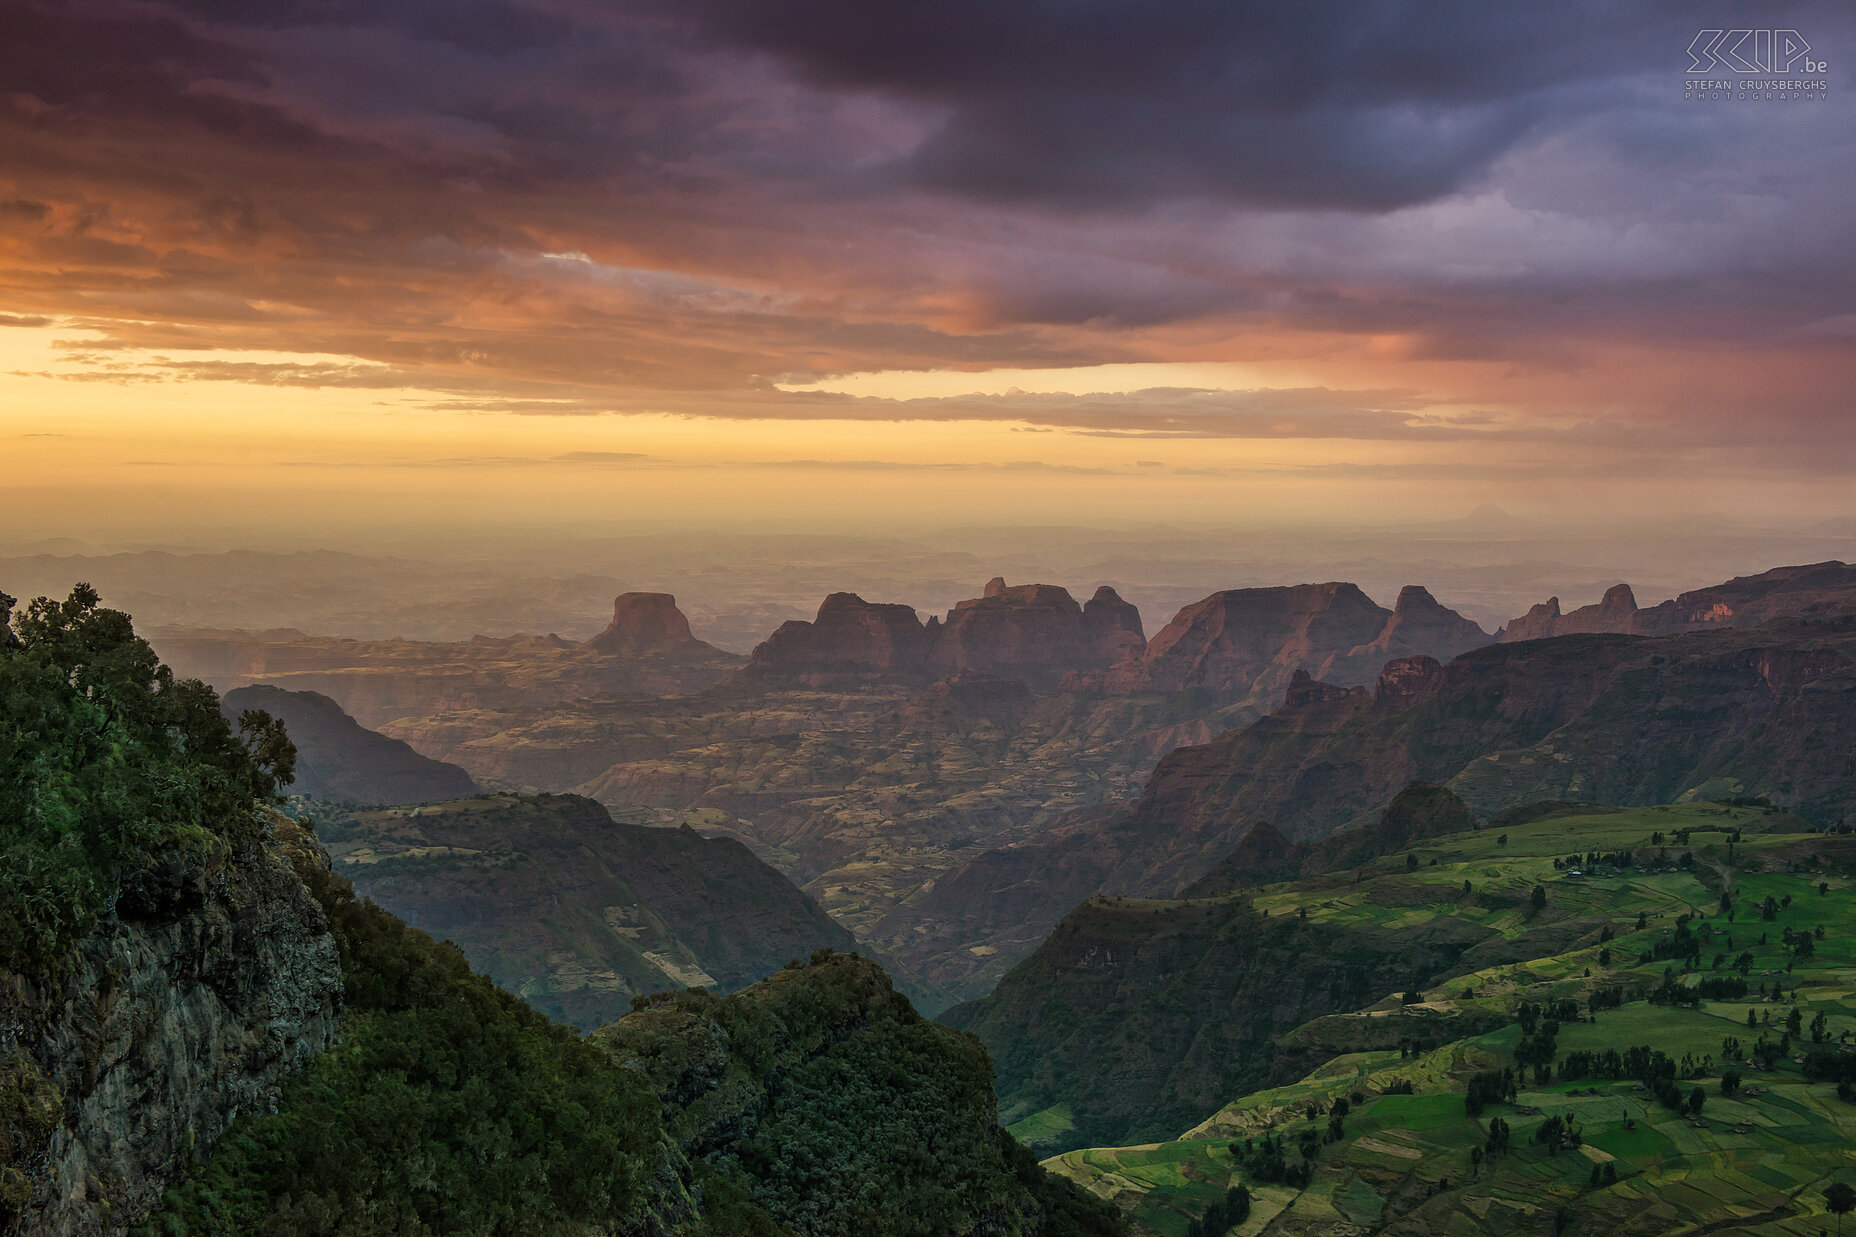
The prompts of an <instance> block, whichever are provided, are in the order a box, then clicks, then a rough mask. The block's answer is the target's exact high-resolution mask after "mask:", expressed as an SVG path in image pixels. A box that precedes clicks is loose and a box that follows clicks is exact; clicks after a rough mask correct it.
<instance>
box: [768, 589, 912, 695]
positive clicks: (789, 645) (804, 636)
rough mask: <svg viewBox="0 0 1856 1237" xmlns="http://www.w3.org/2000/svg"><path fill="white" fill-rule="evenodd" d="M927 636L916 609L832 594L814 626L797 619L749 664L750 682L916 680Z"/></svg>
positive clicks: (821, 609) (782, 627)
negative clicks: (884, 676)
mask: <svg viewBox="0 0 1856 1237" xmlns="http://www.w3.org/2000/svg"><path fill="white" fill-rule="evenodd" d="M930 643H931V640H930V636H929V633H928V630H927V629H926V628H925V627H924V626H923V625H922V621H921V619H920V618H919V617H917V615H916V613H915V609H914V607H913V606H904V605H895V604H888V603H881V602H868V601H865V600H864V599H863V598H862V597H859V596H858V595H857V594H856V593H833V594H831V595H830V596H829V597H827V598H825V601H824V603H823V604H822V605H820V606H819V608H818V617H817V618H815V619H813V620H812V621H811V622H809V623H808V622H804V621H803V620H800V619H794V620H793V621H791V622H788V623H782V624H781V625H780V629H779V630H778V631H776V632H774V633H773V634H772V635H771V636H769V637H767V639H766V640H765V641H763V642H762V643H761V645H760V647H758V648H756V649H755V650H754V652H753V655H752V656H751V657H750V658H749V659H748V668H747V671H746V674H747V677H748V678H749V679H750V680H753V679H770V678H782V679H787V678H790V679H801V680H805V681H809V682H813V683H816V684H822V683H825V682H834V681H842V680H844V679H846V678H857V677H864V676H870V675H881V674H897V675H913V674H917V673H919V672H920V670H921V667H922V664H923V663H924V662H925V661H926V660H927V657H928V648H929V645H930Z"/></svg>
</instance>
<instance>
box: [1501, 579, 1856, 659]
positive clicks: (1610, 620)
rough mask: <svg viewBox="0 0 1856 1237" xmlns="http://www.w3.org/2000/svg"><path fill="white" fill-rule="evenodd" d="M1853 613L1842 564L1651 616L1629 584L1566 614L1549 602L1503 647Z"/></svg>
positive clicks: (1708, 591)
mask: <svg viewBox="0 0 1856 1237" xmlns="http://www.w3.org/2000/svg"><path fill="white" fill-rule="evenodd" d="M1853 606H1856V567H1852V566H1850V565H1849V564H1847V563H1839V562H1828V563H1809V564H1805V565H1801V566H1794V567H1774V568H1773V569H1772V570H1771V571H1763V572H1761V573H1760V574H1758V575H1756V576H1740V577H1737V578H1735V579H1732V580H1729V581H1727V582H1726V583H1725V584H1716V585H1712V586H1710V587H1708V588H1699V589H1695V590H1694V591H1692V592H1687V593H1683V594H1682V595H1681V596H1680V597H1677V598H1675V599H1673V600H1671V601H1665V602H1663V603H1661V604H1660V605H1655V606H1651V607H1649V608H1648V609H1639V608H1638V607H1637V598H1636V596H1635V595H1634V594H1633V593H1632V592H1631V588H1630V585H1628V584H1615V585H1613V586H1612V587H1611V588H1609V589H1607V590H1606V591H1605V595H1604V598H1603V599H1602V600H1600V601H1599V602H1598V604H1596V605H1591V606H1581V607H1580V608H1579V609H1577V610H1573V611H1571V612H1570V613H1566V614H1562V613H1561V612H1560V599H1559V598H1557V597H1549V598H1548V599H1547V600H1546V601H1544V602H1542V603H1541V604H1539V605H1537V606H1535V607H1533V608H1532V609H1531V610H1529V611H1528V612H1527V613H1526V614H1523V615H1522V616H1521V617H1519V618H1517V619H1515V620H1514V621H1513V622H1511V623H1509V624H1508V626H1507V627H1506V628H1504V629H1503V631H1502V634H1501V639H1502V641H1503V642H1504V643H1509V644H1512V643H1514V642H1516V641H1520V640H1542V639H1545V638H1547V637H1549V636H1572V635H1582V634H1593V633H1611V634H1618V635H1633V636H1672V635H1676V634H1678V633H1681V632H1688V631H1708V630H1712V629H1715V628H1722V627H1753V626H1757V625H1758V624H1760V623H1765V622H1769V621H1771V620H1772V619H1775V618H1780V617H1784V616H1786V615H1794V614H1813V613H1823V612H1828V611H1833V610H1848V609H1850V608H1851V607H1853Z"/></svg>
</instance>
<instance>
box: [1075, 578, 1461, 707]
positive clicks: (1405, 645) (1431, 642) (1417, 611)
mask: <svg viewBox="0 0 1856 1237" xmlns="http://www.w3.org/2000/svg"><path fill="white" fill-rule="evenodd" d="M1491 638H1492V637H1490V636H1489V634H1488V633H1487V632H1485V631H1483V630H1482V629H1481V628H1480V627H1478V626H1476V624H1475V623H1473V622H1471V621H1470V620H1468V619H1466V618H1464V617H1463V616H1462V615H1460V614H1458V613H1457V612H1456V611H1454V610H1450V609H1447V608H1445V607H1444V606H1441V605H1439V604H1438V603H1437V600H1436V599H1435V598H1433V597H1432V596H1431V594H1430V593H1429V592H1428V591H1427V590H1426V589H1423V588H1421V587H1419V586H1417V585H1408V586H1407V587H1406V588H1405V589H1404V590H1402V591H1401V592H1400V593H1399V595H1398V604H1397V606H1396V607H1395V608H1394V609H1392V610H1389V611H1388V610H1386V609H1384V608H1383V607H1381V606H1378V605H1375V604H1374V603H1373V601H1372V599H1371V598H1369V597H1367V595H1366V594H1365V593H1363V592H1361V591H1360V589H1359V588H1358V586H1356V585H1353V584H1344V583H1330V584H1299V585H1294V586H1290V587H1282V588H1247V589H1233V590H1231V591H1228V592H1223V593H1214V594H1212V595H1211V596H1210V597H1207V598H1205V600H1203V601H1198V602H1194V603H1193V604H1192V605H1189V606H1187V607H1185V608H1184V609H1183V610H1181V611H1180V612H1179V614H1178V615H1176V616H1175V617H1174V619H1173V621H1172V622H1171V623H1168V624H1167V625H1166V627H1165V628H1163V629H1162V630H1161V631H1160V632H1159V634H1157V635H1155V636H1154V638H1153V639H1152V640H1151V641H1149V642H1148V644H1147V646H1146V649H1145V651H1144V652H1142V653H1141V654H1140V655H1139V656H1137V657H1132V658H1130V659H1129V660H1127V661H1125V662H1123V663H1121V664H1120V665H1117V666H1115V667H1113V668H1111V669H1109V670H1107V671H1105V672H1103V673H1101V674H1099V675H1095V676H1088V677H1086V678H1079V679H1078V680H1077V681H1076V684H1075V685H1076V686H1078V687H1092V686H1093V687H1099V688H1101V689H1102V690H1106V691H1110V692H1117V693H1130V692H1153V691H1188V690H1192V689H1205V690H1210V691H1214V692H1220V693H1227V694H1232V695H1236V696H1238V697H1240V698H1248V699H1250V700H1253V701H1256V702H1259V703H1260V702H1263V701H1267V700H1271V699H1274V698H1276V697H1277V695H1278V694H1279V693H1280V692H1282V691H1283V689H1284V688H1285V687H1287V686H1288V685H1289V683H1290V682H1291V681H1292V680H1293V679H1294V677H1295V676H1296V675H1297V674H1298V673H1306V674H1308V675H1310V676H1312V677H1314V678H1317V679H1320V680H1322V681H1323V682H1327V683H1331V684H1337V685H1339V686H1341V687H1359V686H1364V685H1366V684H1370V683H1372V682H1373V680H1374V679H1375V677H1377V675H1378V674H1379V670H1380V668H1381V667H1382V666H1384V665H1385V663H1386V662H1388V661H1390V660H1393V659H1395V658H1400V657H1413V656H1419V655H1423V656H1429V657H1435V658H1438V659H1439V660H1443V661H1448V660H1449V659H1450V658H1452V657H1455V656H1457V655H1458V654H1459V653H1464V652H1467V651H1468V650H1470V649H1473V648H1478V647H1480V646H1482V645H1484V644H1487V643H1489V641H1490V640H1491ZM1265 707H1267V706H1265Z"/></svg>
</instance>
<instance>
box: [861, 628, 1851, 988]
mask: <svg viewBox="0 0 1856 1237" xmlns="http://www.w3.org/2000/svg"><path fill="white" fill-rule="evenodd" d="M1852 752H1856V617H1853V616H1851V615H1847V614H1842V613H1834V612H1833V613H1829V614H1826V615H1824V616H1822V617H1818V618H1812V619H1786V620H1779V621H1776V622H1773V623H1770V624H1767V625H1765V626H1761V627H1753V628H1746V629H1729V630H1721V631H1709V632H1695V633H1689V634H1682V635H1674V636H1667V637H1662V638H1646V637H1637V636H1615V635H1581V636H1562V637H1558V638H1555V639H1549V640H1536V641H1527V642H1523V643H1518V644H1498V645H1492V646H1489V647H1485V648H1480V649H1476V650H1474V651H1472V652H1469V653H1465V654H1463V655H1462V656H1460V657H1458V658H1456V659H1455V660H1454V661H1452V662H1450V663H1449V664H1447V665H1439V664H1438V663H1436V662H1435V661H1433V660H1431V659H1428V658H1412V659H1406V660H1403V661H1400V662H1393V663H1390V664H1388V665H1387V666H1386V667H1385V670H1384V672H1383V673H1382V674H1381V676H1380V678H1379V681H1378V683H1377V684H1376V686H1375V688H1374V690H1372V691H1370V692H1369V691H1366V690H1365V689H1359V688H1356V689H1352V690H1346V689H1342V688H1339V687H1333V686H1329V685H1323V684H1320V683H1316V682H1313V681H1310V680H1306V679H1304V680H1299V681H1297V682H1294V683H1292V684H1291V686H1290V688H1289V689H1288V691H1287V692H1285V703H1284V704H1283V706H1282V707H1280V708H1278V709H1277V710H1276V712H1274V713H1272V714H1270V715H1269V716H1268V717H1265V718H1262V719H1260V720H1258V721H1256V722H1253V723H1251V724H1250V725H1247V726H1244V727H1241V728H1238V729H1234V730H1231V731H1229V732H1227V733H1225V734H1223V735H1220V736H1219V737H1218V738H1216V739H1214V740H1213V741H1212V742H1210V743H1207V744H1203V745H1199V746H1191V747H1183V748H1180V749H1178V750H1176V751H1174V752H1172V753H1171V754H1169V755H1168V756H1166V757H1165V758H1164V759H1163V760H1161V761H1160V763H1159V765H1158V766H1157V767H1156V769H1155V771H1154V774H1153V776H1152V777H1150V778H1149V779H1148V780H1147V782H1146V784H1145V785H1144V787H1143V788H1142V791H1141V794H1140V796H1139V797H1138V799H1136V800H1135V801H1133V802H1130V803H1128V804H1126V805H1124V806H1121V807H1119V808H1116V809H1114V810H1111V811H1102V810H1096V811H1093V812H1088V813H1076V814H1075V815H1073V816H1072V817H1070V818H1068V819H1065V820H1061V821H1058V822H1056V823H1055V824H1054V825H1053V826H1052V827H1051V828H1049V829H1048V830H1046V831H1044V832H1042V833H1040V834H1038V835H1036V836H1034V837H1031V838H1027V839H1023V840H1019V841H1014V842H1010V843H1007V844H1005V845H1002V846H1000V847H997V848H995V849H993V850H990V851H988V852H986V853H984V854H982V855H979V856H977V857H976V858H974V859H973V860H972V861H971V862H970V863H968V864H967V865H965V867H964V868H963V869H962V870H960V871H957V872H955V873H952V874H950V875H949V876H948V877H947V878H945V879H943V880H941V881H939V882H937V885H936V887H935V889H934V890H933V891H931V892H929V893H927V894H926V895H924V896H923V897H921V898H919V899H917V900H916V901H915V903H914V904H913V905H912V907H911V910H910V914H911V916H912V918H913V919H914V921H915V922H916V923H920V924H922V925H925V926H927V929H928V930H927V931H925V932H918V933H915V935H914V937H913V939H912V940H911V941H910V942H909V944H908V946H907V947H906V948H902V949H899V950H898V952H899V953H901V955H902V956H903V957H904V958H905V959H906V960H907V961H909V962H910V964H911V965H913V966H915V967H916V968H917V969H919V970H921V971H922V972H923V973H924V974H926V975H928V976H930V977H933V978H936V979H939V980H940V981H941V982H944V983H950V984H951V983H952V982H953V979H952V977H955V976H963V975H966V974H969V973H970V972H971V970H972V963H971V958H972V951H973V950H974V949H975V948H983V949H987V950H988V951H989V952H990V954H991V959H992V961H993V964H994V965H997V963H998V961H999V960H1000V959H1005V960H1012V959H1015V958H1016V957H1018V956H1022V953H1019V952H1017V951H1021V950H1023V949H1024V948H1026V947H1027V945H1028V944H1030V943H1034V942H1035V941H1037V940H1039V939H1042V937H1043V936H1044V935H1045V934H1046V933H1047V932H1049V931H1050V930H1051V929H1052V928H1054V927H1055V925H1056V924H1057V922H1058V920H1059V919H1060V918H1061V917H1062V915H1063V914H1064V912H1065V911H1067V910H1068V909H1069V908H1070V907H1071V906H1073V905H1075V904H1076V902H1078V901H1080V900H1081V899H1082V898H1084V897H1088V896H1090V895H1091V894H1095V893H1102V892H1115V893H1125V894H1142V895H1157V896H1168V895H1172V894H1174V893H1177V892H1179V891H1180V890H1182V889H1184V888H1186V887H1187V886H1190V885H1192V884H1193V882H1195V881H1198V880H1200V879H1201V878H1203V877H1204V876H1206V874H1207V873H1209V872H1211V871H1213V870H1214V869H1215V868H1217V867H1218V866H1219V865H1220V864H1221V863H1222V862H1224V861H1225V859H1226V857H1227V856H1229V855H1230V854H1231V853H1232V852H1233V851H1234V850H1235V849H1236V848H1238V847H1239V845H1240V843H1241V842H1242V840H1243V839H1244V838H1245V836H1246V835H1247V834H1248V833H1249V832H1250V831H1251V830H1252V829H1253V828H1256V827H1258V826H1259V825H1261V824H1263V823H1268V824H1270V825H1272V826H1273V827H1274V828H1275V829H1276V830H1278V831H1279V832H1280V833H1282V834H1283V835H1284V836H1285V837H1286V838H1288V839H1291V840H1302V841H1309V840H1314V839H1319V838H1322V837H1325V836H1327V835H1329V834H1331V833H1334V832H1335V831H1337V830H1341V829H1344V828H1347V827H1350V826H1358V825H1360V824H1361V823H1363V822H1365V821H1368V820H1370V819H1372V815H1373V814H1374V813H1375V812H1377V811H1378V810H1379V808H1380V807H1381V806H1382V805H1383V804H1385V803H1386V802H1388V801H1389V800H1390V799H1391V798H1392V796H1394V795H1395V794H1397V793H1398V792H1399V791H1400V790H1401V789H1402V788H1403V787H1405V786H1406V785H1407V784H1409V783H1410V782H1412V781H1414V780H1423V781H1427V782H1432V783H1437V784H1441V785H1445V786H1448V787H1449V788H1450V789H1451V790H1452V791H1454V792H1455V793H1456V794H1457V795H1459V796H1460V797H1461V798H1462V799H1463V800H1464V802H1466V803H1467V804H1468V805H1469V807H1470V808H1471V809H1472V810H1473V811H1475V812H1477V813H1479V814H1481V815H1484V816H1486V815H1488V814H1490V813H1492V812H1495V811H1499V810H1500V809H1502V808H1504V807H1506V806H1508V805H1510V804H1514V803H1525V802H1530V801H1535V800H1547V799H1566V800H1585V801H1592V802H1596V803H1602V804H1609V805H1614V806H1632V805H1642V804H1649V803H1661V802H1670V801H1674V800H1678V799H1682V798H1685V797H1701V798H1710V797H1716V796H1732V795H1765V796H1769V797H1771V798H1772V799H1773V801H1774V802H1777V803H1780V804H1783V805H1785V806H1786V807H1787V808H1789V809H1791V810H1794V811H1796V812H1798V813H1799V814H1800V815H1801V816H1803V817H1804V818H1805V819H1807V820H1810V821H1811V822H1813V823H1815V824H1819V825H1823V824H1834V823H1836V822H1837V821H1839V820H1841V819H1843V818H1844V817H1845V816H1846V815H1848V814H1849V813H1851V812H1852V811H1853V810H1856V758H1852V755H1851V753H1852ZM950 924H971V925H974V926H975V927H976V929H977V931H975V932H974V933H971V934H968V935H965V936H961V935H958V934H954V933H951V932H949V931H948V930H947V929H946V928H944V927H938V926H937V925H950ZM898 935H900V934H898Z"/></svg>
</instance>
